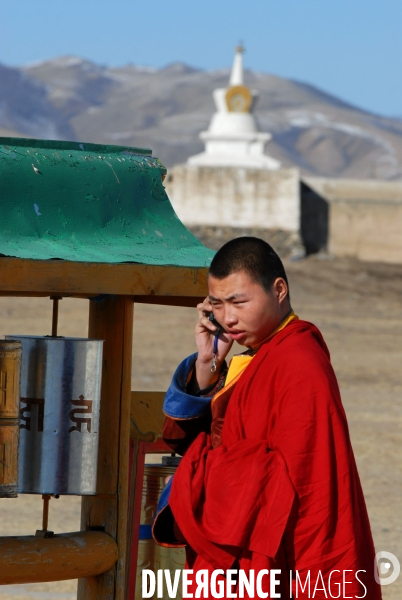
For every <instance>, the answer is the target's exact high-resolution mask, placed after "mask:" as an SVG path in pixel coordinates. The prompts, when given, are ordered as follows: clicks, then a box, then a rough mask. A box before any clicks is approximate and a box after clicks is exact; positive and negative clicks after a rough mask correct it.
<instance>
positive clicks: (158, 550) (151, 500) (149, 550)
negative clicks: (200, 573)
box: [135, 465, 186, 600]
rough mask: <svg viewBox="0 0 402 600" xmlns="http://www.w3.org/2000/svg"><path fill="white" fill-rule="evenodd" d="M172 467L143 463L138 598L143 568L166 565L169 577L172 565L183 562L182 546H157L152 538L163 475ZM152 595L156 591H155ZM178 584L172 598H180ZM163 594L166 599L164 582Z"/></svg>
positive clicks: (158, 567) (182, 565) (174, 569)
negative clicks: (152, 525) (152, 526)
mask: <svg viewBox="0 0 402 600" xmlns="http://www.w3.org/2000/svg"><path fill="white" fill-rule="evenodd" d="M175 470H176V468H175V467H174V466H169V465H145V470H144V484H143V488H142V503H141V525H140V539H139V544H138V563H137V578H136V590H135V597H136V598H142V593H141V592H142V590H141V585H142V577H141V571H142V570H143V569H151V570H152V571H154V572H155V573H156V571H157V570H158V569H163V570H165V569H168V570H169V571H170V574H171V578H172V581H173V578H174V573H175V571H176V569H180V570H181V569H183V568H184V563H185V558H186V557H185V550H184V548H165V547H163V546H159V545H158V544H156V543H155V542H154V540H153V539H152V534H151V524H152V521H153V518H154V515H155V512H156V508H157V504H158V500H159V496H160V494H161V492H162V490H163V488H164V487H165V478H166V477H168V476H169V475H173V474H174V472H175ZM154 597H155V598H156V597H157V596H156V592H155V596H154ZM181 597H182V595H181V586H179V589H178V593H177V596H176V598H178V599H181ZM163 598H164V599H166V600H168V598H169V596H168V595H167V591H166V586H164V595H163Z"/></svg>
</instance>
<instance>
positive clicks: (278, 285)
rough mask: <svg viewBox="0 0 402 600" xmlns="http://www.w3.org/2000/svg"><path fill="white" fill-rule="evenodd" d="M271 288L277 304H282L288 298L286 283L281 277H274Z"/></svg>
mask: <svg viewBox="0 0 402 600" xmlns="http://www.w3.org/2000/svg"><path fill="white" fill-rule="evenodd" d="M272 289H273V292H274V294H275V296H276V298H277V300H278V302H279V304H282V303H283V302H284V301H285V300H286V299H287V298H288V295H289V288H288V284H287V283H286V281H285V280H284V279H283V278H282V277H278V278H277V279H275V281H274V283H273V286H272Z"/></svg>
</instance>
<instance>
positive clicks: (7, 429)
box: [0, 340, 22, 498]
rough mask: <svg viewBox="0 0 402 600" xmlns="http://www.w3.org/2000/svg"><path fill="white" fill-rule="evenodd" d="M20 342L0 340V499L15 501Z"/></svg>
mask: <svg viewBox="0 0 402 600" xmlns="http://www.w3.org/2000/svg"><path fill="white" fill-rule="evenodd" d="M21 352H22V350H21V342H18V341H12V340H0V498H16V497H17V495H18V494H17V487H18V439H19V406H20V374H21Z"/></svg>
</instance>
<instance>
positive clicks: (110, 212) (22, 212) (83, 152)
mask: <svg viewBox="0 0 402 600" xmlns="http://www.w3.org/2000/svg"><path fill="white" fill-rule="evenodd" d="M165 173H166V169H165V167H164V166H163V165H162V163H161V162H160V161H159V160H158V159H157V158H154V157H152V153H151V150H148V149H144V148H130V147H124V146H110V145H109V146H103V145H98V144H86V143H79V142H61V141H48V140H30V139H18V138H0V214H1V220H0V256H1V255H3V256H10V257H18V258H29V259H39V260H47V259H55V258H57V259H63V260H67V261H74V262H97V263H122V262H136V263H142V264H149V265H175V266H186V267H204V266H208V265H209V263H210V260H211V258H212V257H213V254H214V252H213V251H212V250H209V249H207V248H205V246H203V245H202V244H201V242H200V241H199V240H197V238H195V237H194V236H193V235H192V234H191V233H190V232H189V231H188V230H187V229H186V228H185V226H184V225H183V223H182V222H181V221H180V220H179V218H178V217H177V215H176V213H175V212H174V210H173V208H172V205H171V204H170V201H169V198H168V197H167V194H166V192H165V189H164V187H163V185H162V176H163V175H164V174H165Z"/></svg>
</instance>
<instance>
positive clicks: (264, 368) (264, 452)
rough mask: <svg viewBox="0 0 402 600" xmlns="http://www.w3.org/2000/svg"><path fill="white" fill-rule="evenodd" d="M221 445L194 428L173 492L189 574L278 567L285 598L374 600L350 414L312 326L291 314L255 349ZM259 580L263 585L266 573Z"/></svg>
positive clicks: (377, 597)
mask: <svg viewBox="0 0 402 600" xmlns="http://www.w3.org/2000/svg"><path fill="white" fill-rule="evenodd" d="M213 402H214V401H213V400H212V403H213ZM212 415H213V404H212ZM207 421H208V419H207ZM207 421H206V420H205V416H204V418H203V419H202V422H203V424H204V425H203V426H204V428H205V422H207ZM213 425H214V424H213V423H212V429H213ZM220 442H221V443H220V445H217V444H216V443H214V444H213V446H214V447H212V445H211V435H210V434H209V433H207V432H201V433H199V435H198V437H196V439H195V441H194V442H193V443H192V444H191V445H190V447H189V448H188V449H187V451H186V452H185V455H184V457H183V459H182V461H181V464H180V466H179V468H178V470H177V472H176V474H175V476H174V480H173V484H172V490H171V495H170V499H169V505H170V509H171V511H172V513H173V515H174V518H175V520H176V523H177V525H178V527H179V528H180V530H181V532H182V534H183V536H184V538H185V540H186V541H187V568H190V569H193V570H194V575H193V579H194V582H195V573H196V572H197V571H198V570H200V569H208V570H209V571H210V572H211V571H212V570H214V569H223V570H226V569H230V568H233V569H244V570H245V571H246V572H249V570H250V569H254V571H255V575H257V573H258V572H259V571H260V570H261V569H268V570H270V569H280V571H281V576H280V580H281V583H280V586H279V587H277V588H276V591H277V592H280V594H281V596H280V597H281V598H293V597H298V598H316V599H322V598H331V594H332V597H335V598H336V597H338V598H359V597H360V598H363V597H364V598H367V599H369V600H380V599H381V588H380V586H379V585H378V584H377V583H376V582H375V579H374V556H375V551H374V546H373V541H372V536H371V531H370V525H369V520H368V516H367V511H366V506H365V501H364V497H363V492H362V488H361V484H360V479H359V475H358V472H357V469H356V463H355V459H354V456H353V450H352V447H351V443H350V438H349V431H348V426H347V422H346V416H345V411H344V409H343V406H342V402H341V398H340V394H339V388H338V384H337V381H336V378H335V374H334V371H333V369H332V366H331V363H330V358H329V353H328V349H327V347H326V345H325V342H324V340H323V338H322V336H321V334H320V332H319V331H318V329H317V328H316V327H315V326H314V325H312V324H310V323H307V322H305V321H301V320H297V321H293V322H292V323H290V324H289V325H288V326H287V327H286V328H285V329H283V330H282V331H280V332H279V333H277V334H276V335H275V336H274V337H273V338H272V339H270V340H269V341H268V342H266V343H265V344H264V345H263V346H262V347H261V348H260V350H259V351H258V353H257V355H256V356H255V357H254V358H253V360H252V361H251V362H250V364H249V366H248V367H247V368H246V369H245V371H244V372H243V373H242V375H241V376H240V378H239V380H238V381H237V383H236V385H235V387H234V390H233V392H232V394H231V397H230V400H229V402H228V404H227V407H226V413H225V416H224V421H223V428H222V431H221V439H220ZM290 571H291V572H292V574H293V578H292V576H291V574H290ZM309 571H310V580H309V581H310V584H309V585H306V586H305V582H306V580H307V576H308V572H309ZM344 571H346V573H344ZM296 572H297V574H298V577H299V580H297V578H296ZM331 573H332V574H331ZM290 581H291V584H290V583H289V582H290ZM300 581H301V583H302V586H303V587H304V586H305V587H304V592H303V591H301V590H302V588H301V587H300ZM344 581H345V582H346V583H343V582H344ZM262 586H263V590H264V591H265V592H269V576H264V577H263V579H262ZM296 587H297V589H298V595H296ZM309 588H310V589H309ZM189 589H190V590H191V591H192V592H194V591H195V589H196V585H195V583H194V585H193V587H192V588H191V587H190V588H189ZM209 597H212V596H209ZM225 597H226V596H225ZM245 597H246V598H248V597H249V596H248V595H247V594H245ZM256 597H257V595H256Z"/></svg>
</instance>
